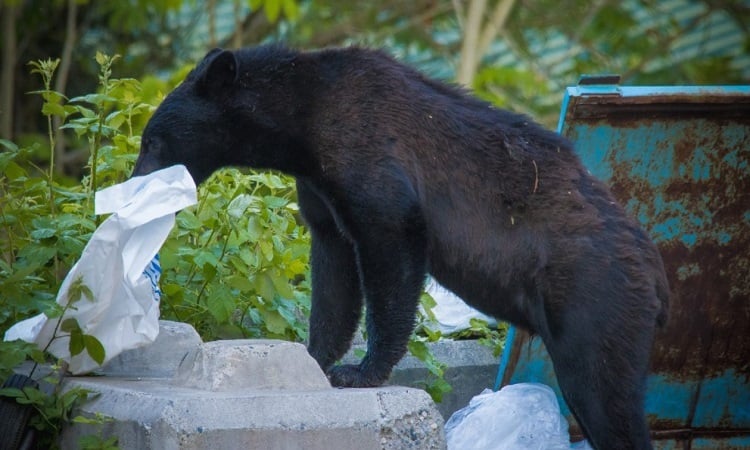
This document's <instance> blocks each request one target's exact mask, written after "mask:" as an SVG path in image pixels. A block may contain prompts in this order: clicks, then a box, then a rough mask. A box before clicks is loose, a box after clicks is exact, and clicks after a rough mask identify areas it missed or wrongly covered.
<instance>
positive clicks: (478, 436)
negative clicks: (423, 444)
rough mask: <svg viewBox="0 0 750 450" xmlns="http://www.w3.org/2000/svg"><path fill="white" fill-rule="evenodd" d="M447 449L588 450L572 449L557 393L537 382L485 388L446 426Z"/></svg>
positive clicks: (456, 413)
mask: <svg viewBox="0 0 750 450" xmlns="http://www.w3.org/2000/svg"><path fill="white" fill-rule="evenodd" d="M445 436H446V440H447V441H448V450H569V449H571V448H576V449H581V450H585V449H587V448H589V449H590V447H588V446H587V444H585V443H584V444H582V445H583V446H580V445H581V444H576V446H575V447H571V444H570V436H569V435H568V422H567V420H565V417H564V416H563V415H562V414H560V407H559V405H558V404H557V398H556V397H555V393H554V392H553V391H552V389H551V388H550V387H549V386H546V385H543V384H538V383H518V384H512V385H509V386H505V387H504V388H502V389H501V390H499V391H497V392H493V391H491V390H489V389H485V390H484V391H483V392H482V393H481V394H479V395H477V396H475V397H474V398H472V399H471V401H470V402H469V405H468V406H466V407H465V408H462V409H460V410H458V411H456V412H455V413H453V415H452V416H451V417H450V419H448V422H447V423H446V424H445Z"/></svg>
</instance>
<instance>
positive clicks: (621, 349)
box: [545, 322, 653, 450]
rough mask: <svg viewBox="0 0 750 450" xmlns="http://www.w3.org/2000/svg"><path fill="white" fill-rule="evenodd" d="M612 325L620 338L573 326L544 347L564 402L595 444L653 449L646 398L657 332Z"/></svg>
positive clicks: (604, 449)
mask: <svg viewBox="0 0 750 450" xmlns="http://www.w3.org/2000/svg"><path fill="white" fill-rule="evenodd" d="M590 323H593V322H590ZM608 325H609V326H605V327H604V329H607V330H610V331H611V332H614V333H618V334H617V335H616V336H612V335H609V336H607V335H605V334H606V333H603V332H598V329H597V330H592V329H585V328H587V327H585V326H584V327H580V326H579V327H568V328H567V330H566V331H564V332H561V333H560V334H559V335H558V336H556V338H555V339H554V342H549V341H546V342H545V345H546V346H547V349H548V351H549V354H550V356H551V358H552V361H553V363H554V367H555V373H556V375H557V380H558V383H559V384H560V388H561V390H562V392H563V396H564V397H565V401H566V402H567V403H568V406H569V407H570V409H571V410H572V411H573V414H574V415H575V417H576V420H577V421H578V423H579V424H580V426H581V428H582V430H583V432H584V435H585V436H586V438H587V439H588V440H589V442H590V443H591V445H592V446H593V447H594V448H595V449H598V450H619V449H622V450H625V449H628V450H648V449H651V448H652V447H651V443H650V438H649V432H648V426H647V422H646V418H645V413H644V395H645V389H646V375H647V369H648V360H649V354H650V349H651V338H650V336H651V335H652V332H653V329H652V330H649V329H648V328H645V329H642V330H636V329H635V328H634V327H633V326H632V324H626V323H622V324H615V325H614V326H612V325H613V324H612V323H609V324H608ZM582 328H583V329H585V330H583V329H582Z"/></svg>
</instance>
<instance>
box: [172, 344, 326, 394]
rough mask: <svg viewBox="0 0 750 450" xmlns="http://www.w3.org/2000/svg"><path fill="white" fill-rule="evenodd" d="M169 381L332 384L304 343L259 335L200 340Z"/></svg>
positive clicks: (237, 385)
mask: <svg viewBox="0 0 750 450" xmlns="http://www.w3.org/2000/svg"><path fill="white" fill-rule="evenodd" d="M172 384H173V385H175V386H182V387H190V388H195V389H202V390H206V391H231V390H238V389H249V388H252V389H321V388H330V387H331V385H330V383H329V382H328V378H326V376H325V374H324V373H323V371H322V370H321V369H320V366H318V363H317V362H316V361H315V360H314V359H313V358H312V356H310V354H309V353H307V349H306V348H305V346H303V345H302V344H298V343H296V342H286V341H279V340H262V339H244V340H242V339H238V340H228V341H213V342H206V343H204V344H200V345H199V346H197V347H195V348H194V349H193V350H191V351H190V352H189V353H188V354H187V356H186V357H185V358H184V359H183V360H182V363H181V364H180V367H179V368H178V369H177V374H176V375H175V377H174V379H173V380H172Z"/></svg>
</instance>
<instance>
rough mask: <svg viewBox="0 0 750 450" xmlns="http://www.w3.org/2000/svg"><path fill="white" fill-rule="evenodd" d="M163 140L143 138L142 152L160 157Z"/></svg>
mask: <svg viewBox="0 0 750 450" xmlns="http://www.w3.org/2000/svg"><path fill="white" fill-rule="evenodd" d="M161 147H162V145H161V139H156V138H153V137H151V136H149V137H146V138H143V140H142V141H141V152H143V153H151V154H155V155H158V154H159V151H160V150H161Z"/></svg>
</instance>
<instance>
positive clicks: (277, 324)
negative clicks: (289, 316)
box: [263, 311, 289, 334]
mask: <svg viewBox="0 0 750 450" xmlns="http://www.w3.org/2000/svg"><path fill="white" fill-rule="evenodd" d="M263 320H264V322H265V324H266V328H267V329H268V331H270V332H271V333H276V334H284V332H285V331H286V330H287V328H289V322H287V321H286V319H284V317H282V316H281V314H279V313H278V312H277V311H265V313H264V314H263Z"/></svg>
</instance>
